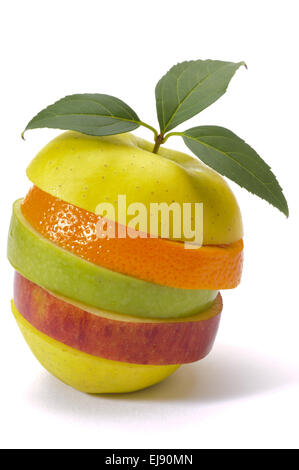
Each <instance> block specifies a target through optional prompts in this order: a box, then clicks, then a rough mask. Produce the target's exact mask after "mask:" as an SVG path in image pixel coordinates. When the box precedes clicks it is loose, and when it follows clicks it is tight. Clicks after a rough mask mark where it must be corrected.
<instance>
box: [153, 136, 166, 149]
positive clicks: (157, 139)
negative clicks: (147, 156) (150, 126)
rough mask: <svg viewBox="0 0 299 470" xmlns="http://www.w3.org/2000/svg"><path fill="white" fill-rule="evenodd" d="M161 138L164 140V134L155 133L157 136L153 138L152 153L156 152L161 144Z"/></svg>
mask: <svg viewBox="0 0 299 470" xmlns="http://www.w3.org/2000/svg"><path fill="white" fill-rule="evenodd" d="M163 140H164V135H163V134H159V135H157V137H156V138H155V146H154V149H153V153H158V150H159V148H160V145H161V144H163Z"/></svg>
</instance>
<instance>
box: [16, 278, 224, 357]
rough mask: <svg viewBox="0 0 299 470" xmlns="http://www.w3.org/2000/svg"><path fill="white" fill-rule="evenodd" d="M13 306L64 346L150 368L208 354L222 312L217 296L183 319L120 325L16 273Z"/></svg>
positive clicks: (220, 302)
mask: <svg viewBox="0 0 299 470" xmlns="http://www.w3.org/2000/svg"><path fill="white" fill-rule="evenodd" d="M14 303H15V306H16V307H17V309H18V311H19V312H20V314H21V315H22V316H23V317H24V318H25V319H26V320H27V321H29V323H30V324H31V325H33V326H34V327H35V328H36V329H37V330H39V331H41V332H42V333H45V334H46V335H47V336H50V337H51V338H54V339H56V340H57V341H60V342H62V343H64V344H67V345H68V346H71V347H73V348H75V349H78V350H80V351H83V352H86V353H88V354H91V355H93V356H99V357H103V358H106V359H112V360H115V361H121V362H129V363H134V364H152V365H166V364H183V363H188V362H194V361H198V360H199V359H202V358H203V357H204V356H206V355H207V354H208V353H209V351H210V350H211V348H212V346H213V343H214V339H215V336H216V333H217V330H218V325H219V321H220V313H221V310H222V301H221V296H220V294H218V297H217V298H216V300H215V302H214V303H213V305H212V307H210V309H208V311H206V312H203V313H201V314H198V315H195V316H192V317H188V318H187V319H184V321H177V322H174V321H171V320H170V321H160V322H157V321H151V322H147V321H142V322H140V321H135V320H134V317H126V318H125V321H120V320H116V319H111V318H107V317H106V318H105V317H103V316H100V315H101V312H100V311H99V312H98V315H94V314H92V313H90V312H88V311H86V310H85V309H84V310H83V309H82V308H79V307H77V306H76V305H73V304H71V303H69V302H65V301H63V300H61V299H60V298H58V297H55V296H54V295H52V293H49V292H47V291H46V290H45V289H42V288H41V287H39V286H38V285H36V284H34V283H32V282H30V281H29V280H27V279H25V278H24V277H23V276H21V275H20V274H18V273H16V274H15V281H14ZM103 313H104V312H103ZM110 316H112V318H113V314H110Z"/></svg>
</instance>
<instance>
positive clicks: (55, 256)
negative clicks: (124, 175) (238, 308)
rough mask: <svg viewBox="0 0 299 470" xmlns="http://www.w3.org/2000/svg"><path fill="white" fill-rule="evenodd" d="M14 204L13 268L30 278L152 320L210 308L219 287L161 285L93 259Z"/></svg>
mask: <svg viewBox="0 0 299 470" xmlns="http://www.w3.org/2000/svg"><path fill="white" fill-rule="evenodd" d="M21 202H22V200H19V201H17V202H16V203H15V204H14V209H13V216H12V220H11V226H10V230H9V238H8V258H9V261H10V263H11V264H12V266H13V267H14V268H15V269H16V270H17V271H19V272H20V273H21V274H22V275H23V276H24V277H26V278H27V279H29V280H30V281H32V282H34V283H36V284H38V285H40V286H41V287H44V288H46V289H49V290H50V291H52V292H53V293H54V294H60V295H63V296H65V297H67V298H69V299H72V300H77V301H79V302H82V303H84V304H86V305H91V306H93V307H97V308H100V309H104V310H110V311H113V312H118V313H122V314H128V315H134V316H139V317H149V318H178V317H186V316H190V315H193V314H196V313H199V312H200V311H203V310H205V309H206V308H208V307H209V306H210V305H211V303H212V302H213V300H214V299H215V298H216V296H217V291H213V290H201V289H190V290H188V289H179V288H172V287H165V286H160V285H158V284H153V283H150V282H146V281H143V280H140V279H135V278H133V277H131V276H126V275H124V274H120V273H117V272H114V271H111V270H109V269H106V268H103V267H101V266H98V265H95V264H93V263H90V262H88V261H86V260H84V259H82V258H80V257H79V256H76V255H74V254H72V253H70V252H68V251H66V250H64V249H62V248H60V247H58V246H56V245H55V244H54V243H52V242H50V241H49V240H47V239H46V238H44V237H42V236H41V235H40V234H39V233H38V232H36V231H35V230H34V229H33V228H32V227H31V226H30V224H28V222H27V221H26V219H25V218H24V216H23V215H22V213H21V210H20V205H21Z"/></svg>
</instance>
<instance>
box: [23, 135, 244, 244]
mask: <svg viewBox="0 0 299 470" xmlns="http://www.w3.org/2000/svg"><path fill="white" fill-rule="evenodd" d="M152 148H153V144H152V143H150V142H147V141H146V140H143V139H140V138H139V137H136V136H134V135H133V134H122V135H113V136H106V137H95V136H88V135H84V134H80V133H79V132H74V131H70V132H65V133H63V134H60V135H59V136H58V137H56V138H55V139H53V140H52V141H51V142H49V143H48V144H47V145H46V146H45V147H44V148H43V149H42V150H41V151H40V152H39V153H38V155H37V156H36V157H35V158H34V159H33V160H32V162H31V163H30V165H29V166H28V168H27V176H28V178H29V179H30V180H31V181H32V182H33V183H34V184H35V185H36V186H37V187H39V188H40V189H42V190H43V191H45V192H47V193H49V194H51V195H52V196H55V197H57V198H59V199H62V200H63V201H66V202H69V203H71V204H73V205H75V206H78V207H81V208H82V209H85V210H88V211H90V212H95V213H96V212H97V206H98V205H99V204H100V203H102V202H105V203H109V204H112V206H113V208H114V211H115V216H114V220H116V221H118V222H120V223H122V224H123V225H127V224H126V223H125V222H124V221H123V220H119V218H118V209H119V207H118V196H119V195H125V196H126V202H127V206H129V205H130V204H133V203H136V202H137V203H142V204H143V205H144V206H145V207H146V210H147V215H148V220H147V230H145V231H147V232H148V233H153V231H152V230H151V227H150V225H151V224H150V212H151V210H150V204H151V203H157V204H160V203H166V204H168V206H170V205H171V204H172V203H173V202H176V203H178V204H180V206H181V207H182V204H184V203H191V204H194V203H203V244H212V245H217V244H228V243H233V242H236V241H237V240H240V238H242V236H243V229H242V219H241V214H240V210H239V206H238V204H237V201H236V199H235V196H234V195H233V193H232V191H231V189H230V188H229V186H228V184H227V183H226V182H225V180H224V179H223V178H222V177H221V176H220V175H219V174H218V173H216V172H215V171H213V170H211V169H210V168H208V167H207V166H206V165H204V164H203V163H201V162H200V161H199V160H198V159H196V158H193V157H191V156H189V155H187V154H185V153H181V152H176V151H175V150H170V149H167V148H160V149H159V152H158V154H154V153H152ZM109 218H112V219H113V216H111V217H110V215H109ZM169 222H170V230H169V238H173V229H172V220H170V221H169ZM194 224H195V222H194V215H193V214H191V227H194ZM160 229H161V227H158V232H159V233H158V234H159V235H160V236H161V230H160ZM167 238H168V237H167ZM181 240H186V238H185V237H184V235H183V233H182V234H181Z"/></svg>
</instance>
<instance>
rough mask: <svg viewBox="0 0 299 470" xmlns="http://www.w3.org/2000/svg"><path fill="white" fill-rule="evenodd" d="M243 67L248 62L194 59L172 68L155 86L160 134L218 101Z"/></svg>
mask: <svg viewBox="0 0 299 470" xmlns="http://www.w3.org/2000/svg"><path fill="white" fill-rule="evenodd" d="M241 65H245V62H238V63H234V62H222V61H220V60H191V61H189V62H182V63H180V64H177V65H175V66H174V67H172V68H171V69H170V70H169V71H168V72H167V73H166V75H164V77H162V78H161V80H160V81H159V82H158V83H157V86H156V106H157V114H158V120H159V124H160V129H161V133H162V134H164V133H165V132H167V131H170V130H171V129H173V128H174V127H176V126H177V125H178V124H181V123H182V122H184V121H187V119H190V118H191V117H193V116H195V115H196V114H198V113H200V111H202V110H203V109H205V108H207V107H208V106H210V104H212V103H214V101H216V100H218V98H220V96H222V95H223V94H224V93H225V91H226V89H227V86H228V84H229V82H230V80H231V78H232V77H233V75H234V73H235V72H236V70H237V69H238V68H239V67H240V66H241ZM245 66H246V65H245Z"/></svg>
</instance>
